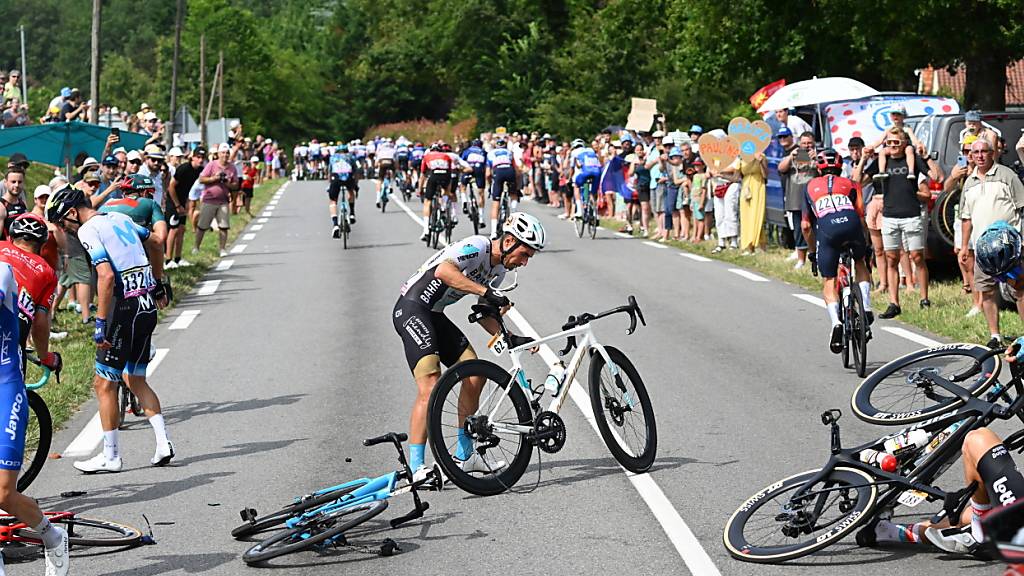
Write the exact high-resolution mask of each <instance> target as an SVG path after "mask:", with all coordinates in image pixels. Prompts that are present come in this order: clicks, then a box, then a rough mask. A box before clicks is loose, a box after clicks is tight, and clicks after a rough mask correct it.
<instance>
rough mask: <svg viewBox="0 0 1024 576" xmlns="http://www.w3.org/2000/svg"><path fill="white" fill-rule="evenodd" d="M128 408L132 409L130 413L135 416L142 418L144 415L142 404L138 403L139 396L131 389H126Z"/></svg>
mask: <svg viewBox="0 0 1024 576" xmlns="http://www.w3.org/2000/svg"><path fill="white" fill-rule="evenodd" d="M128 408H129V409H130V410H131V411H132V415H133V416H135V417H137V418H142V417H143V416H145V415H146V411H145V410H143V409H142V404H140V403H139V397H138V396H136V395H135V393H134V392H132V391H131V389H129V390H128Z"/></svg>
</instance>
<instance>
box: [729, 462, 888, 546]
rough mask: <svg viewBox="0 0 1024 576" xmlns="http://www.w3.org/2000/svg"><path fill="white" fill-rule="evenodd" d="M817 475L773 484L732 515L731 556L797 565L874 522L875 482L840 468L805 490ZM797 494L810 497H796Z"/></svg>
mask: <svg viewBox="0 0 1024 576" xmlns="http://www.w3.org/2000/svg"><path fill="white" fill-rule="evenodd" d="M817 472H818V471H817V470H809V471H807V472H804V473H802V474H797V475H795V476H790V477H789V478H786V479H784V480H780V481H778V482H776V483H774V484H771V485H769V486H768V487H767V488H765V489H763V490H761V491H760V492H758V493H756V494H754V495H753V496H751V497H750V499H749V500H747V501H746V502H744V503H743V505H742V506H740V507H739V509H738V510H736V511H735V512H733V514H732V516H731V517H730V518H729V521H728V522H726V524H725V530H724V531H723V534H722V540H723V543H724V544H725V548H726V550H727V551H728V552H729V554H731V555H732V556H733V558H736V559H737V560H742V561H744V562H757V563H763V564H775V563H779V562H785V561H787V560H793V559H795V558H800V557H802V556H806V555H808V554H811V553H813V552H816V551H818V550H821V549H822V548H825V547H826V546H830V545H832V544H834V543H836V542H838V541H839V540H841V539H842V538H844V537H845V536H846V535H847V534H850V533H851V532H852V531H853V530H854V529H855V528H857V527H858V526H860V525H861V524H863V523H864V522H866V521H867V520H868V519H869V518H870V516H869V514H870V512H871V509H872V507H873V506H874V505H875V500H876V498H877V496H878V487H877V486H876V485H874V484H872V482H874V478H872V477H871V476H870V475H868V474H867V473H866V472H863V471H861V470H857V469H854V468H843V467H840V468H836V469H835V470H833V471H832V472H831V473H830V474H829V475H828V476H826V477H825V478H824V479H822V480H820V481H819V482H816V483H815V484H813V485H811V486H804V485H805V484H806V483H807V482H808V481H809V480H811V478H812V477H813V476H814V475H815V474H817ZM801 488H802V490H801ZM798 490H800V491H801V493H802V494H808V496H802V497H801V496H797V495H796V493H797V491H798Z"/></svg>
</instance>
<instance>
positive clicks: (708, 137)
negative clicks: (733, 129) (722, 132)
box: [697, 134, 740, 170]
mask: <svg viewBox="0 0 1024 576" xmlns="http://www.w3.org/2000/svg"><path fill="white" fill-rule="evenodd" d="M697 146H699V147H700V157H701V158H703V159H704V163H705V164H707V165H708V167H710V168H715V169H716V170H721V169H723V168H725V167H727V166H728V165H729V164H732V161H733V160H735V159H736V157H737V156H739V155H740V146H739V144H737V143H736V140H734V139H733V138H732V137H731V136H724V137H719V136H716V135H714V134H704V135H703V136H701V137H700V139H699V140H697Z"/></svg>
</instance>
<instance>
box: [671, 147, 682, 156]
mask: <svg viewBox="0 0 1024 576" xmlns="http://www.w3.org/2000/svg"><path fill="white" fill-rule="evenodd" d="M682 155H683V150H682V148H680V147H679V146H673V147H672V149H671V150H669V152H668V157H669V158H674V157H676V156H679V157H682Z"/></svg>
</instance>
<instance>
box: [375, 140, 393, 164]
mask: <svg viewBox="0 0 1024 576" xmlns="http://www.w3.org/2000/svg"><path fill="white" fill-rule="evenodd" d="M377 159H378V160H394V159H395V147H394V146H392V145H391V144H387V143H382V144H381V145H380V146H377Z"/></svg>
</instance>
